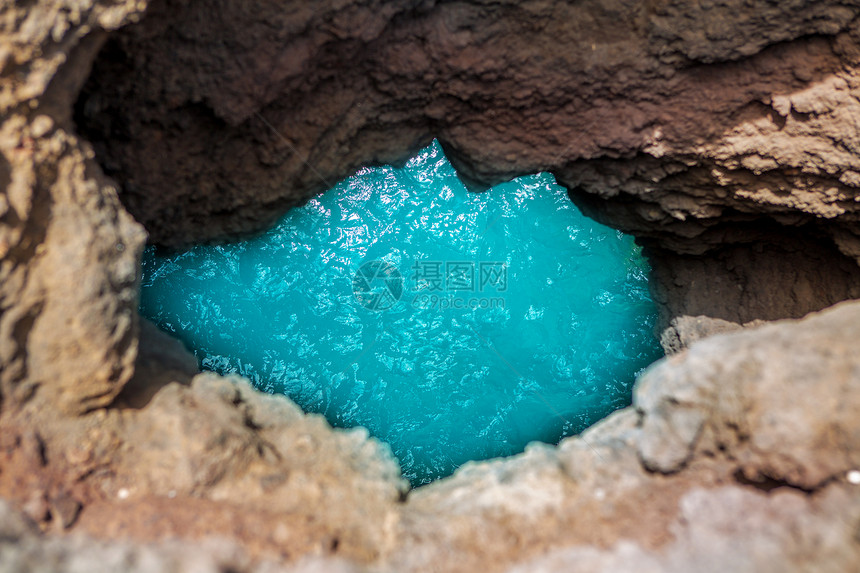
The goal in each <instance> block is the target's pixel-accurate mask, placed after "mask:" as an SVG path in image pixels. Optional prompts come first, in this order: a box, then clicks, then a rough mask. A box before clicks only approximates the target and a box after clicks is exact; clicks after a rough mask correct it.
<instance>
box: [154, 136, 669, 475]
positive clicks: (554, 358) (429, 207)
mask: <svg viewBox="0 0 860 573" xmlns="http://www.w3.org/2000/svg"><path fill="white" fill-rule="evenodd" d="M141 310H142V313H143V314H144V315H145V316H147V317H149V318H150V319H151V320H153V321H154V322H155V323H156V324H158V326H159V327H161V328H162V329H163V330H165V331H168V332H171V333H173V334H174V335H175V336H177V337H178V338H180V339H181V340H183V341H184V342H185V344H186V345H187V346H188V347H189V348H190V349H192V350H193V351H194V353H195V354H196V356H197V357H198V359H199V360H200V362H201V365H202V367H203V368H204V369H207V370H214V371H216V372H220V373H238V374H241V375H243V376H245V377H247V378H248V379H250V380H251V381H252V382H253V383H254V384H255V385H256V386H257V387H258V388H259V389H260V390H262V391H265V392H273V393H275V392H277V393H284V394H287V395H288V396H290V398H292V399H293V400H294V401H295V402H297V403H298V404H299V405H300V406H301V407H302V408H303V409H304V410H305V411H308V412H316V413H321V414H323V415H325V417H326V418H327V419H328V420H329V421H330V422H331V423H332V424H333V425H334V426H339V427H352V426H356V425H361V426H365V427H367V428H368V429H369V431H370V433H371V434H372V435H374V436H376V437H378V438H380V439H381V440H384V441H386V442H388V443H389V444H390V445H391V447H392V449H393V451H394V453H395V455H396V456H397V457H398V459H399V460H400V463H401V466H402V468H403V472H404V475H405V477H407V478H408V479H409V480H410V481H411V482H412V484H413V485H420V484H424V483H427V482H429V481H432V480H434V479H437V478H439V477H443V476H445V475H448V474H450V473H452V472H453V471H454V470H455V469H456V468H457V467H459V466H460V465H462V464H463V463H465V462H467V461H469V460H479V459H486V458H491V457H496V456H504V455H510V454H514V453H518V452H521V451H522V450H523V448H524V447H525V445H526V444H527V443H528V442H531V441H534V440H540V441H544V442H549V443H556V442H558V440H559V439H561V438H562V437H565V436H569V435H573V434H576V433H578V432H580V431H582V430H583V429H584V428H586V427H588V426H589V425H591V424H593V423H594V422H596V421H597V420H599V419H601V418H603V417H605V416H606V415H608V414H609V413H611V412H612V411H613V410H615V409H618V408H621V407H624V406H627V405H629V404H630V400H631V387H632V384H633V381H634V379H635V376H636V374H637V372H639V371H640V370H641V369H642V368H644V367H645V366H647V365H648V364H650V363H651V362H652V361H654V360H655V359H656V358H658V357H659V356H660V355H661V352H660V349H659V345H658V344H657V341H656V339H655V338H654V336H653V333H652V329H653V326H654V321H655V319H656V308H655V305H654V303H653V302H652V300H651V298H650V296H649V293H648V285H647V265H646V262H645V260H644V259H643V258H642V256H641V253H640V249H639V248H638V247H637V246H636V245H635V243H634V242H633V239H632V238H631V237H629V236H625V235H623V234H622V233H620V232H618V231H615V230H613V229H610V228H608V227H605V226H602V225H600V224H598V223H596V222H594V221H592V220H591V219H588V218H586V217H584V216H583V215H582V214H581V213H580V212H579V211H578V210H577V209H576V207H575V206H574V205H573V204H572V203H571V202H570V200H569V198H568V197H567V195H566V192H565V191H564V189H563V188H561V187H560V186H558V185H557V184H556V183H555V180H554V178H553V177H552V176H551V175H549V174H537V175H532V176H528V177H522V178H519V179H517V180H515V181H512V182H510V183H505V184H503V185H499V186H497V187H495V188H493V189H492V190H490V191H488V192H486V193H481V194H474V193H470V192H468V191H466V189H465V188H464V187H463V185H462V184H461V183H460V181H459V180H458V179H457V177H456V175H455V173H454V170H453V168H452V167H451V165H450V164H449V163H448V161H447V159H446V158H445V156H444V154H443V153H442V151H441V148H440V146H439V145H438V144H437V143H435V142H434V144H433V145H431V146H430V147H428V148H427V149H425V150H423V151H422V152H421V153H419V154H418V155H417V156H416V157H415V158H414V159H412V160H411V161H410V162H409V163H408V164H407V165H406V166H405V167H404V168H402V169H397V168H393V167H378V168H365V169H362V170H360V171H359V172H358V173H357V174H356V175H354V176H353V177H350V178H349V179H347V180H345V181H343V182H341V183H340V184H338V185H337V186H335V187H334V188H333V189H331V190H330V191H328V192H327V193H325V194H323V195H321V196H319V197H317V198H316V199H314V200H312V201H311V202H310V203H308V204H307V205H305V206H304V207H302V208H298V209H294V210H292V211H291V212H289V213H288V214H287V215H286V216H285V217H283V218H282V219H281V220H280V222H279V223H278V224H277V225H276V226H275V227H273V228H272V229H270V230H269V231H268V232H266V233H264V234H263V235H261V236H259V237H257V238H255V239H252V240H247V241H243V242H239V243H234V244H227V245H216V246H212V245H208V246H198V247H195V248H193V249H190V250H188V251H185V252H181V253H176V252H167V251H163V250H159V249H156V248H154V247H150V248H148V249H147V251H146V253H145V255H144V262H143V287H142V290H141Z"/></svg>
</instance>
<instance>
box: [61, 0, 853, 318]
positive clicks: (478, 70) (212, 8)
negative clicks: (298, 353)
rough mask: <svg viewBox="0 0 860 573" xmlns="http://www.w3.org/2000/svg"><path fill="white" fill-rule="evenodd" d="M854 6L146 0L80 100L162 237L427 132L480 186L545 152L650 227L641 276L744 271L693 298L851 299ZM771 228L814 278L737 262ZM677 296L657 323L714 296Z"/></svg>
mask: <svg viewBox="0 0 860 573" xmlns="http://www.w3.org/2000/svg"><path fill="white" fill-rule="evenodd" d="M251 6H253V7H251ZM311 6H312V7H311ZM858 14H860V2H853V1H839V2H835V1H833V2H825V3H822V2H812V1H803V0H797V1H794V2H782V3H774V2H769V1H765V0H756V1H753V2H744V1H741V0H731V1H724V2H701V3H687V2H676V1H672V0H658V1H653V2H634V1H632V0H617V1H613V2H605V1H603V0H589V1H585V2H576V3H568V2H558V1H552V0H527V1H525V2H523V1H521V0H516V1H513V0H506V1H502V2H498V1H493V2H486V1H483V0H472V1H468V2H436V1H434V0H423V1H419V0H388V1H385V0H374V1H367V2H354V3H348V4H346V5H344V4H343V3H340V2H334V1H326V2H314V3H313V4H312V5H310V4H308V5H304V4H294V5H292V6H291V7H290V8H287V9H284V7H283V5H282V3H281V2H273V1H268V0H263V1H258V2H254V3H253V4H252V5H249V4H248V3H247V2H243V1H239V0H236V1H227V2H223V1H222V2H194V3H188V2H178V1H174V0H154V1H153V2H152V5H151V7H150V10H149V11H148V13H147V17H146V18H145V19H144V21H143V22H142V23H141V24H140V25H137V26H131V27H128V28H127V29H125V30H123V31H122V32H120V33H119V34H117V35H115V36H114V37H113V38H112V39H111V41H110V43H109V44H108V46H107V48H106V49H105V50H104V51H103V53H102V55H101V57H100V58H99V60H98V62H97V64H96V67H95V72H94V74H93V76H92V78H91V80H90V82H89V84H88V85H87V87H86V88H85V92H84V95H83V97H82V98H81V100H80V101H79V102H78V107H77V112H78V113H77V120H78V123H79V125H80V126H81V128H82V129H83V130H84V131H85V133H86V134H87V136H88V138H89V139H90V140H91V141H93V142H94V143H95V145H96V149H97V150H98V152H99V157H100V160H101V161H102V163H103V165H104V166H105V168H106V169H107V170H108V173H109V174H111V175H113V176H115V177H116V178H117V179H118V180H119V181H120V182H121V183H122V190H123V191H122V197H123V201H124V202H125V204H126V205H127V206H128V208H129V209H130V211H131V212H132V214H133V215H134V216H135V217H136V218H137V219H138V220H139V221H141V222H142V223H143V224H144V225H145V226H146V227H147V229H148V230H149V231H150V233H151V236H152V239H153V240H154V241H156V242H160V243H167V244H182V243H187V242H189V241H198V240H206V239H217V238H222V237H225V236H233V235H236V234H239V233H243V232H252V231H255V230H258V229H260V228H261V227H263V226H265V225H266V224H268V223H271V222H272V221H273V220H274V219H275V218H276V217H277V216H279V215H280V214H281V213H283V211H284V210H285V209H287V208H288V207H289V206H291V205H295V204H298V203H302V202H303V201H305V200H306V199H308V198H309V197H311V196H313V195H314V194H316V193H317V192H319V191H321V190H324V189H326V188H328V187H330V186H331V182H334V181H337V180H338V179H339V178H341V177H343V176H345V175H348V174H349V173H350V172H351V171H352V170H353V169H355V168H356V167H357V166H358V165H360V164H362V163H367V162H396V161H399V160H402V159H405V158H407V157H408V156H409V154H411V153H412V152H414V151H415V149H416V148H418V147H419V146H422V145H425V144H426V143H428V142H429V141H430V139H431V138H432V137H438V138H439V140H440V141H441V142H442V145H443V146H444V148H445V150H446V151H447V152H448V155H449V157H450V159H451V160H452V161H453V162H454V164H455V166H456V167H457V168H458V170H459V172H460V174H461V176H462V177H463V179H464V180H465V181H466V182H467V183H469V184H470V185H473V186H475V187H484V186H486V185H489V184H491V183H495V182H499V181H501V180H504V179H506V178H509V177H512V176H514V175H517V174H523V173H528V172H534V171H537V170H549V171H552V172H554V173H555V174H556V176H557V178H558V180H559V181H560V182H561V183H563V184H564V185H566V186H568V188H569V189H570V190H571V196H572V198H573V199H574V201H576V202H577V203H578V204H579V205H580V206H581V207H582V208H583V209H584V210H585V211H586V212H587V213H588V214H590V215H592V216H594V217H596V218H598V219H600V220H602V221H604V222H607V223H608V224H610V225H613V226H615V227H618V228H622V229H624V230H626V231H628V232H632V233H635V234H636V235H637V236H638V237H639V238H640V239H641V240H642V241H643V242H645V243H647V244H648V245H649V246H651V247H654V249H653V250H652V254H653V255H654V256H655V265H656V267H657V269H656V271H655V272H656V274H657V276H658V278H657V280H658V282H661V283H663V284H666V283H668V282H670V281H672V280H673V277H675V276H678V275H694V276H696V277H698V278H700V279H703V278H707V277H709V276H711V274H712V273H716V275H718V276H721V277H723V279H722V280H723V282H725V283H726V285H727V288H729V289H736V287H738V286H740V287H741V288H746V289H747V293H746V295H745V297H744V298H745V300H742V301H736V300H735V299H736V298H737V297H730V299H729V300H727V301H726V303H725V306H726V307H731V308H732V311H731V312H720V313H718V314H709V316H712V317H714V318H721V319H725V320H730V321H732V322H736V323H738V324H743V323H747V322H750V321H754V320H759V319H764V320H771V319H774V318H786V317H800V316H803V315H804V314H805V313H807V312H809V311H811V310H819V309H821V308H824V307H826V306H828V305H830V304H833V303H834V302H838V301H840V300H845V299H846V298H856V297H858V296H860V292H858V289H857V286H856V285H857V272H856V269H853V270H850V271H845V270H844V267H845V266H846V264H848V263H850V262H851V261H856V260H857V259H858V258H860V227H858V220H860V193H858V189H860V147H858V145H860V143H858V142H860V122H858V119H857V118H858V117H860V103H858V101H860V100H858V96H860V83H858V75H857V68H856V64H857V63H858V62H860V48H858V42H857V40H858V38H860V32H858V30H860V28H858V26H860V23H858V22H860V20H857V16H858ZM786 240H788V242H791V243H793V245H791V246H790V247H786V245H785V244H784V243H785V242H786ZM752 244H755V245H756V246H757V247H758V248H760V249H763V250H762V251H759V252H758V254H757V256H755V257H754V258H755V259H756V260H755V261H749V260H746V261H742V262H741V261H740V260H739V257H738V256H737V253H736V252H735V251H736V250H737V246H738V245H740V246H741V248H743V249H748V248H749V246H750V245H752ZM786 248H790V249H800V251H801V252H802V253H803V254H804V255H808V256H810V258H811V259H812V260H813V261H815V262H816V263H819V262H821V261H824V262H825V263H826V264H823V265H822V264H804V265H801V266H802V268H801V270H800V271H798V272H799V273H800V274H803V275H804V276H803V277H802V279H801V282H805V283H809V284H812V285H815V286H816V287H823V288H821V289H816V291H815V292H814V293H812V294H808V293H807V294H805V298H804V299H802V300H797V299H796V298H794V297H795V295H796V294H797V293H793V292H790V291H791V290H792V281H793V278H794V277H792V276H790V274H789V275H787V274H786V273H778V278H777V279H776V280H772V277H770V276H767V280H763V281H760V282H763V283H766V284H767V285H768V286H762V285H761V284H758V283H756V282H755V281H745V280H744V276H743V275H753V274H756V273H757V265H758V264H759V263H764V264H765V265H769V266H777V265H780V264H781V261H782V260H783V259H782V258H781V254H782V252H784V251H785V250H786ZM661 253H666V256H665V257H662V256H661ZM674 254H680V255H696V256H697V257H698V258H697V259H695V260H693V261H690V260H689V259H687V258H684V257H676V256H674ZM701 255H705V257H704V263H703V264H704V265H705V266H707V267H709V268H708V269H707V271H708V272H706V273H704V274H702V269H701V266H702V263H699V262H698V261H699V260H701V259H702V258H703V257H701ZM795 258H799V257H798V256H796V257H795ZM738 263H740V265H748V266H749V268H748V269H746V270H743V269H741V270H740V271H739V272H738V271H737V268H738V266H740V265H739V264H738ZM738 275H741V276H738ZM752 287H755V288H752ZM681 290H683V287H682V288H681ZM675 298H676V299H677V300H676V301H675V303H674V304H667V306H666V308H665V309H664V317H663V325H664V326H668V324H669V322H670V321H671V320H672V319H673V318H675V317H678V316H696V315H698V314H707V313H705V312H701V311H700V310H699V309H698V307H701V306H702V305H703V304H704V303H703V301H704V300H708V299H710V300H713V297H712V296H711V293H695V292H694V293H692V295H691V293H682V294H681V295H679V296H678V297H675ZM765 299H767V300H765ZM687 300H690V301H691V304H690V306H689V307H685V306H683V305H682V304H680V303H678V301H687ZM729 314H730V315H732V316H726V315H729Z"/></svg>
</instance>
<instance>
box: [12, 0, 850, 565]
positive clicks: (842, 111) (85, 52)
mask: <svg viewBox="0 0 860 573" xmlns="http://www.w3.org/2000/svg"><path fill="white" fill-rule="evenodd" d="M0 13H2V15H3V18H2V19H0V21H2V22H4V23H3V24H2V25H0V112H2V113H0V118H2V119H0V122H1V123H0V187H2V188H3V193H2V195H0V254H2V263H0V309H2V314H0V368H2V370H0V497H2V498H4V499H5V500H7V502H5V503H0V567H2V568H6V569H10V570H22V571H24V570H30V569H32V568H34V567H37V566H39V567H43V568H46V569H54V570H69V571H72V570H81V569H82V568H83V569H86V570H98V568H99V567H101V568H102V569H104V570H115V569H116V568H118V567H119V568H127V569H134V568H137V570H139V571H149V570H163V569H165V568H174V569H176V570H188V571H192V570H194V571H197V570H207V568H208V570H241V571H244V570H247V571H251V570H257V571H269V570H273V569H276V568H279V567H288V568H292V569H295V570H311V571H312V570H344V571H353V570H372V571H427V570H437V571H464V570H475V569H478V568H481V569H483V570H487V571H506V570H512V571H577V570H582V571H593V570H627V569H633V568H634V567H635V568H636V569H637V570H643V569H644V570H649V571H650V570H654V571H690V570H711V569H713V568H714V567H717V566H718V567H719V569H720V570H736V571H761V570H779V571H790V570H798V571H801V570H810V569H816V570H822V571H830V570H832V571H846V570H853V569H857V568H858V565H860V543H858V538H860V536H858V523H860V490H858V487H860V486H858V485H855V484H854V483H852V482H853V481H856V480H852V479H849V475H853V474H850V472H851V471H853V470H856V469H858V468H860V447H858V446H860V415H858V414H860V402H858V400H860V398H858V396H860V392H858V390H860V388H858V386H860V357H858V353H856V352H855V351H854V348H853V341H855V340H857V339H858V335H860V332H858V331H860V303H843V304H838V305H836V306H835V307H833V308H830V309H828V310H826V311H824V312H821V313H819V314H813V315H811V316H808V317H807V318H804V319H803V320H800V321H785V320H780V319H790V318H800V317H802V316H804V315H806V314H807V313H810V312H813V311H818V310H821V309H825V308H827V307H830V306H832V305H834V304H836V303H838V302H840V301H844V300H848V299H854V298H860V280H858V273H860V270H858V258H860V242H858V236H860V231H859V230H858V226H857V221H858V214H860V194H858V187H860V153H858V149H857V145H858V144H857V141H860V138H858V123H860V114H858V111H860V107H858V105H860V104H858V101H860V97H858V96H860V91H858V90H860V83H858V73H857V72H858V65H860V31H858V30H860V28H858V22H860V20H858V15H860V2H849V1H840V2H837V1H825V2H812V1H804V0H798V1H797V2H783V3H778V4H775V3H772V2H766V1H764V0H761V1H754V2H742V1H740V0H737V1H735V0H727V1H725V2H720V3H716V2H700V3H684V2H675V1H672V0H657V1H654V2H645V3H642V2H632V1H625V0H621V1H618V2H597V1H593V2H591V1H585V2H578V3H572V4H571V3H566V2H560V1H554V0H536V1H526V2H513V1H501V2H499V1H494V2H484V1H482V0H468V1H464V2H434V1H418V0H409V1H407V0H392V1H385V0H365V1H358V0H352V1H345V2H344V1H337V2H335V1H333V0H331V1H322V2H293V3H291V4H290V5H289V6H285V5H284V4H283V3H282V2H269V1H260V2H255V3H252V4H248V3H247V2H239V1H238V0H237V1H236V2H195V3H185V2H177V1H173V0H154V1H152V2H150V3H149V5H148V6H147V5H146V3H145V2H142V1H139V0H126V1H121V0H120V1H112V2H108V1H106V0H96V1H95V2H91V3H86V4H74V3H69V2H66V1H60V0H37V1H36V2H31V3H29V4H27V5H26V6H25V5H22V4H13V5H6V6H3V7H0ZM432 137H438V138H439V140H440V141H441V142H442V144H443V146H444V147H445V149H446V152H447V153H448V155H449V156H450V157H451V159H452V161H453V162H454V164H455V166H456V168H457V169H458V171H459V172H460V173H461V175H462V177H463V179H464V181H467V182H468V183H469V185H471V186H473V187H475V188H481V187H483V186H486V185H489V184H492V183H494V182H497V181H500V180H502V179H505V178H508V177H510V176H512V175H516V174H521V173H527V172H531V171H536V170H549V171H552V172H553V173H555V175H556V177H557V178H558V180H559V181H560V182H561V183H562V184H564V185H566V186H567V187H568V188H569V189H570V194H571V198H572V199H573V200H574V201H575V202H576V203H577V204H578V205H580V206H581V207H582V208H583V209H584V210H585V212H586V213H588V214H589V215H591V216H594V217H596V218H598V219H599V220H601V221H603V222H606V223H608V224H610V225H613V226H615V227H617V228H620V229H623V230H626V231H628V232H632V233H634V234H635V235H636V236H637V237H638V238H639V239H640V240H641V241H642V242H643V244H644V245H645V247H646V252H647V253H648V255H649V257H650V258H651V261H652V264H653V267H654V280H653V283H654V284H655V295H656V298H657V299H658V301H659V302H660V304H661V306H662V309H663V327H664V330H663V342H664V346H665V347H666V348H667V350H669V351H670V352H672V353H673V354H672V355H671V356H670V357H669V358H667V359H666V360H664V361H662V362H660V363H659V364H657V365H656V366H655V367H653V368H652V369H651V370H650V371H649V372H648V373H647V374H645V375H644V376H643V377H642V379H641V380H640V381H639V382H638V384H637V387H636V391H635V400H634V405H633V406H632V407H631V408H628V409H625V410H623V411H620V412H618V413H616V414H614V415H612V416H610V417H609V418H607V419H606V420H604V421H603V422H601V423H599V424H597V425H596V426H594V427H592V428H591V429H589V430H588V431H587V432H586V433H585V434H583V435H582V436H580V437H574V438H570V439H567V440H565V441H563V442H562V443H561V444H560V445H559V446H558V447H549V446H532V447H530V448H529V449H528V450H527V451H526V453H524V454H522V455H520V456H514V457H512V458H508V459H504V460H498V461H492V462H484V463H472V464H467V465H466V466H464V467H463V468H461V470H460V471H458V473H457V474H455V475H454V476H453V477H451V478H449V479H446V480H442V481H440V482H436V483H434V484H432V485H430V486H427V487H424V488H421V489H419V490H415V491H412V492H408V491H407V489H406V484H405V483H404V482H403V480H402V479H401V478H400V476H399V470H398V467H397V464H396V463H395V461H394V460H393V459H391V456H390V453H389V451H388V449H387V447H385V446H384V445H382V444H380V443H378V442H376V441H375V440H373V439H369V438H368V436H367V434H366V432H363V431H361V430H353V431H349V432H345V431H338V430H332V429H331V428H330V427H329V426H328V425H327V424H326V423H325V421H324V420H323V419H321V418H319V417H317V416H308V415H305V414H303V413H302V412H301V411H300V410H299V409H298V408H297V407H296V406H295V405H293V404H292V403H290V402H289V401H288V400H287V399H285V398H283V397H272V396H264V395H260V394H258V393H256V392H254V391H253V390H252V389H251V388H250V387H249V386H248V385H247V383H245V382H243V381H242V380H239V379H235V378H221V377H218V376H215V375H212V374H197V373H196V363H195V362H194V360H193V357H189V356H188V355H187V353H186V352H185V351H184V349H182V347H181V345H179V344H178V343H177V342H176V341H173V340H171V339H169V338H168V337H166V336H165V335H162V334H161V333H159V332H158V331H157V330H156V329H154V328H153V327H152V326H151V325H149V324H146V323H143V324H141V321H140V319H139V317H138V316H137V311H136V304H137V291H138V275H139V258H140V252H141V249H142V246H143V243H144V241H145V240H146V237H147V232H148V233H149V237H150V238H151V240H154V241H156V242H159V243H163V244H185V243H188V242H193V241H201V240H212V239H217V238H223V237H228V236H237V235H240V234H243V233H249V232H253V231H255V230H258V229H260V228H261V227H262V226H265V225H266V224H268V223H269V222H271V221H272V220H273V218H274V217H276V216H277V215H278V214H280V213H282V212H283V211H284V210H285V209H287V208H289V207H290V206H293V205H296V204H300V203H301V202H303V201H305V200H307V199H308V198H309V197H311V196H312V195H313V194H315V193H317V192H319V191H320V190H322V189H324V188H325V187H327V186H328V184H327V182H328V181H334V180H337V179H339V178H341V177H343V176H345V175H348V174H349V173H350V172H351V171H352V170H354V169H355V168H356V167H357V166H359V165H360V164H362V163H366V162H397V161H401V160H403V159H405V158H406V157H408V155H409V154H410V153H411V152H413V151H414V150H416V149H417V148H419V147H420V146H422V145H424V144H426V143H427V142H428V141H429V139H430V138H432ZM105 173H107V175H106V174H105ZM144 228H145V229H146V230H144ZM770 321H777V322H774V323H772V324H768V322H770ZM744 325H746V328H743V327H744ZM213 540H214V541H213ZM213 544H214V545H213Z"/></svg>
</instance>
